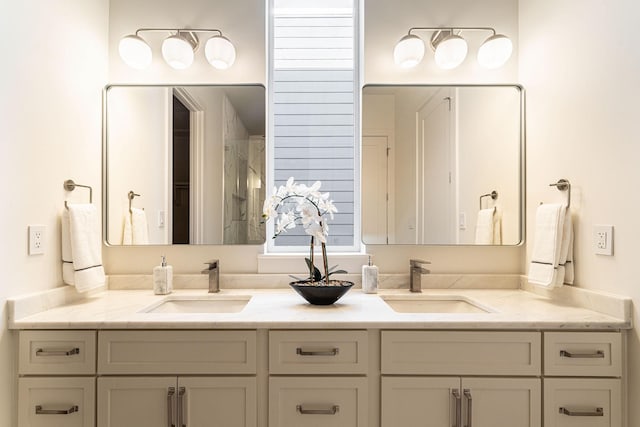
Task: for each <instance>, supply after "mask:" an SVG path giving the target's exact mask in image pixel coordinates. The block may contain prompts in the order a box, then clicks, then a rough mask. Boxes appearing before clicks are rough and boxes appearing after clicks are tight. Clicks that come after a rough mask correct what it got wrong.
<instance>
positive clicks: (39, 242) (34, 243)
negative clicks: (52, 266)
mask: <svg viewBox="0 0 640 427" xmlns="http://www.w3.org/2000/svg"><path fill="white" fill-rule="evenodd" d="M44 231H45V226H44V225H30V226H29V255H40V254H43V253H44Z"/></svg>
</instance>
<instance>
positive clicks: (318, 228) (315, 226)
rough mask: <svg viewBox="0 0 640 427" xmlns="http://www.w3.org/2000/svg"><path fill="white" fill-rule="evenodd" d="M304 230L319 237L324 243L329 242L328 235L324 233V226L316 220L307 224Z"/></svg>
mask: <svg viewBox="0 0 640 427" xmlns="http://www.w3.org/2000/svg"><path fill="white" fill-rule="evenodd" d="M304 232H305V233H307V234H308V235H310V236H313V237H315V238H316V239H318V240H319V241H320V242H322V243H327V238H326V236H325V234H324V229H323V226H322V225H321V224H320V223H318V222H314V223H311V224H309V226H307V227H306V228H305V229H304Z"/></svg>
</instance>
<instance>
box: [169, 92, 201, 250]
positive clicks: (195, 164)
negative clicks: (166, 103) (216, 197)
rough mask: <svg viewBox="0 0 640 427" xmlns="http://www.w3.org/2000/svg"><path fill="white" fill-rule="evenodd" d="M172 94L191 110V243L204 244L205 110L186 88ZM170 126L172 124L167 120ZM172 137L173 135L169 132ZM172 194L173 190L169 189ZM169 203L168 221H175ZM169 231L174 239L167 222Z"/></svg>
mask: <svg viewBox="0 0 640 427" xmlns="http://www.w3.org/2000/svg"><path fill="white" fill-rule="evenodd" d="M171 92H172V93H171V95H172V96H175V97H176V98H178V99H179V100H180V102H182V104H183V105H184V106H185V107H187V109H189V123H190V124H189V133H190V138H189V151H190V153H189V162H190V177H189V181H190V182H189V203H190V204H189V215H190V218H189V222H190V228H189V243H190V244H202V243H204V204H203V200H204V199H203V197H204V108H203V107H202V106H201V105H200V104H199V103H198V102H197V101H196V100H195V99H194V98H193V96H191V95H190V94H189V92H188V91H187V88H183V87H176V88H173V90H172V91H171ZM167 122H168V123H169V126H171V123H172V121H167ZM169 135H171V133H169ZM168 158H169V163H168V165H171V162H172V161H173V159H172V154H171V153H170V154H169V156H168ZM167 170H168V171H169V173H168V185H167V188H169V189H170V188H172V187H173V186H172V183H173V177H172V176H171V172H170V171H171V168H170V167H168V168H167ZM169 191H171V190H169ZM166 200H168V201H169V202H168V203H169V206H168V210H167V212H169V216H168V218H173V208H172V203H171V200H173V196H172V195H171V194H168V195H167V199H166ZM167 224H168V227H167V231H168V232H169V234H168V235H169V236H171V235H172V234H171V231H172V230H171V225H170V222H169V221H167Z"/></svg>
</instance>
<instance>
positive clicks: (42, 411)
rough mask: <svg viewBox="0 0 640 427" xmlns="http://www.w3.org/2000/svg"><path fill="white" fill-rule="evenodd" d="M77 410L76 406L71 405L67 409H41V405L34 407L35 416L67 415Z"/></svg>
mask: <svg viewBox="0 0 640 427" xmlns="http://www.w3.org/2000/svg"><path fill="white" fill-rule="evenodd" d="M79 410H80V408H78V405H73V406H72V407H70V408H69V409H43V408H42V405H36V414H37V415H69V414H73V413H74V412H78V411H79Z"/></svg>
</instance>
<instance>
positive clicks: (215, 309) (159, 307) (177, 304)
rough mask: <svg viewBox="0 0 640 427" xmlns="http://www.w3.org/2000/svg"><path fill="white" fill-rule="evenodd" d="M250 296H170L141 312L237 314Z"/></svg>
mask: <svg viewBox="0 0 640 427" xmlns="http://www.w3.org/2000/svg"><path fill="white" fill-rule="evenodd" d="M250 299H251V297H250V296H233V297H226V296H225V297H222V296H218V295H216V296H208V295H207V296H188V297H187V296H170V297H167V298H166V299H164V300H162V301H160V302H159V303H154V304H153V305H151V306H149V307H147V308H144V309H143V310H141V312H142V313H239V312H240V311H242V309H243V308H245V306H246V305H247V303H248V302H249V300H250Z"/></svg>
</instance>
